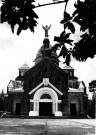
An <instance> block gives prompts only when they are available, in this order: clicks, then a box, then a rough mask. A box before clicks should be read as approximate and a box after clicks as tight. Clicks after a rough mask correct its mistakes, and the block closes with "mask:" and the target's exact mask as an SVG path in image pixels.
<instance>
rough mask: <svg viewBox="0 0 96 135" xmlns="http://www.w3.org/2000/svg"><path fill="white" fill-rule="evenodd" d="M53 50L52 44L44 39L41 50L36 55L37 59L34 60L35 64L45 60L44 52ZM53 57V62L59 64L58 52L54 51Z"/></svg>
mask: <svg viewBox="0 0 96 135" xmlns="http://www.w3.org/2000/svg"><path fill="white" fill-rule="evenodd" d="M46 45H47V46H46ZM51 49H52V45H51V44H50V41H49V39H44V41H43V45H42V46H41V47H40V49H39V50H38V52H37V54H36V58H35V60H34V62H35V64H37V63H39V62H40V61H42V59H43V54H42V50H51ZM51 57H52V60H56V61H58V62H59V60H58V57H57V53H56V51H54V50H53V51H52V53H51Z"/></svg>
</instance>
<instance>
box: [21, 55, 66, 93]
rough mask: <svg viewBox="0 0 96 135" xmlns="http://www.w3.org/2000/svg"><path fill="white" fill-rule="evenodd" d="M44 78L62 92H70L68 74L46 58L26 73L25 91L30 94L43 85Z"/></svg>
mask: <svg viewBox="0 0 96 135" xmlns="http://www.w3.org/2000/svg"><path fill="white" fill-rule="evenodd" d="M43 78H49V81H50V83H51V84H52V85H54V86H55V87H56V88H57V89H59V90H60V91H61V92H63V93H64V92H67V91H68V74H67V73H66V72H64V71H63V70H62V69H61V68H60V67H58V66H57V65H56V64H54V63H53V62H52V61H51V60H50V59H49V58H48V57H46V58H44V59H43V60H42V61H41V62H39V63H38V64H36V65H35V66H33V67H32V68H31V69H29V70H28V71H27V72H26V73H25V81H24V89H25V91H26V92H28V93H29V91H30V90H32V89H34V88H35V87H37V86H38V85H39V84H40V83H42V80H43Z"/></svg>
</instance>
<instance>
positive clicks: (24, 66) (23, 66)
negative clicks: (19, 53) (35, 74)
mask: <svg viewBox="0 0 96 135" xmlns="http://www.w3.org/2000/svg"><path fill="white" fill-rule="evenodd" d="M29 69H30V67H29V66H28V65H27V64H26V62H25V64H23V65H22V66H21V67H20V68H19V70H29Z"/></svg>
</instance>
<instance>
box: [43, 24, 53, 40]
mask: <svg viewBox="0 0 96 135" xmlns="http://www.w3.org/2000/svg"><path fill="white" fill-rule="evenodd" d="M50 27H51V25H50V26H48V25H45V27H44V26H43V25H42V28H43V29H44V30H45V37H48V36H49V35H48V30H49V29H50Z"/></svg>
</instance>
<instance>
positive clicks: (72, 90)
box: [68, 88, 84, 92]
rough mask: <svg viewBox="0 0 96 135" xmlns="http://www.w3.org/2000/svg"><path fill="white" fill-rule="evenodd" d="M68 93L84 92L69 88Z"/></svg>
mask: <svg viewBox="0 0 96 135" xmlns="http://www.w3.org/2000/svg"><path fill="white" fill-rule="evenodd" d="M68 92H84V90H83V89H82V90H80V89H74V88H69V90H68Z"/></svg>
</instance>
